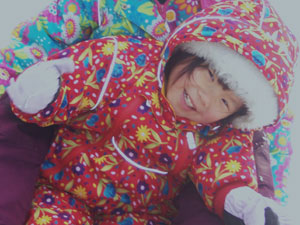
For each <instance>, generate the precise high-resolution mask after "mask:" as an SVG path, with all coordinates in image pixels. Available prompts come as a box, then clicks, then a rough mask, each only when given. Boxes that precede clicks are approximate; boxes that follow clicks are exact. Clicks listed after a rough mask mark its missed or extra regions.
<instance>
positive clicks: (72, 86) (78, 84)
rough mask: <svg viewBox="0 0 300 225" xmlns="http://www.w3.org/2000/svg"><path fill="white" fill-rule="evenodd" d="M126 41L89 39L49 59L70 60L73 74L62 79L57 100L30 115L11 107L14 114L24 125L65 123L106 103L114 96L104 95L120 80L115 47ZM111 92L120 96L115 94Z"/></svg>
mask: <svg viewBox="0 0 300 225" xmlns="http://www.w3.org/2000/svg"><path fill="white" fill-rule="evenodd" d="M119 39H120V38H119ZM125 40H126V38H125V37H124V38H123V41H124V42H122V41H118V40H117V39H116V38H112V37H108V38H103V39H98V40H89V41H85V42H81V43H78V44H76V45H73V46H71V47H69V48H66V49H65V50H63V51H61V52H60V53H58V54H55V55H53V56H50V57H49V58H48V59H49V60H52V59H57V58H62V57H70V58H72V59H73V61H74V63H75V71H74V72H73V73H72V74H69V73H66V74H63V75H62V76H61V84H60V88H59V91H58V93H57V95H56V98H55V99H54V100H53V102H52V103H50V104H49V105H48V106H47V107H46V108H45V109H43V110H41V111H40V112H38V113H37V114H33V115H32V114H26V113H23V112H21V111H20V110H19V109H17V108H16V107H15V106H14V105H12V108H13V111H14V113H15V114H16V115H17V116H18V117H20V118H21V119H22V120H24V121H26V122H30V123H37V124H38V125H40V126H48V125H52V124H59V123H66V122H68V121H69V120H71V119H72V118H75V117H77V116H79V114H82V113H84V112H87V111H90V110H93V109H94V108H97V107H99V105H101V104H104V103H103V102H102V100H103V101H109V100H110V99H111V98H113V97H114V96H113V95H110V96H104V94H105V92H106V90H107V89H108V88H109V89H114V88H115V87H114V85H117V83H118V81H116V80H118V79H119V77H120V76H118V75H119V70H118V69H119V68H120V64H116V63H115V62H116V61H117V62H119V63H120V60H119V59H117V52H118V45H119V46H123V45H122V44H123V43H125ZM126 43H127V42H126ZM124 60H128V59H124ZM115 67H116V68H115ZM116 89H117V88H116ZM118 90H120V88H119V89H118ZM120 91H121V90H120ZM114 93H116V94H119V92H118V91H115V92H114Z"/></svg>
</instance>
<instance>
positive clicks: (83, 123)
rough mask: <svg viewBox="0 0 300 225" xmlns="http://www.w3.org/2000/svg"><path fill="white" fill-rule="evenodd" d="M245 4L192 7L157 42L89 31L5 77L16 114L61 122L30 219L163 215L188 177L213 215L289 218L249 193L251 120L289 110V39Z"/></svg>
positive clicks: (252, 181) (135, 220)
mask: <svg viewBox="0 0 300 225" xmlns="http://www.w3.org/2000/svg"><path fill="white" fill-rule="evenodd" d="M252 7H253V10H256V12H258V15H260V17H258V18H253V20H249V18H248V17H247V15H248V14H247V11H245V10H244V8H243V2H237V5H232V4H228V5H227V4H224V5H223V7H222V8H219V9H218V10H217V11H216V10H213V8H211V11H208V12H206V13H207V14H205V15H206V16H205V17H204V16H203V15H202V14H201V13H199V14H195V15H194V16H193V17H192V18H190V19H188V20H187V21H186V22H185V23H183V24H182V25H181V26H179V27H178V28H177V29H176V30H175V32H174V33H172V35H171V36H170V37H169V38H168V39H167V41H166V44H165V45H164V46H162V43H161V42H160V41H157V40H153V39H142V38H138V37H136V38H132V37H131V38H130V37H128V36H118V37H107V38H102V39H97V40H90V41H85V42H82V43H79V44H76V45H74V46H71V47H69V48H67V49H65V50H63V51H62V52H60V53H58V54H56V55H54V56H53V57H50V58H49V59H48V60H49V61H46V62H41V63H38V64H36V65H34V66H33V67H31V68H29V69H28V70H26V71H25V72H24V73H22V74H21V75H20V76H19V78H18V79H17V81H16V82H12V84H11V86H10V87H9V88H8V93H9V95H10V97H11V99H12V102H13V104H14V106H13V110H14V111H15V114H16V115H17V116H19V117H20V118H22V119H23V120H25V121H27V122H34V123H37V124H39V125H41V126H49V125H51V124H59V125H60V128H59V130H58V132H57V136H56V138H55V141H54V142H53V144H52V145H51V148H50V152H49V153H48V155H47V156H46V160H45V162H44V163H43V165H42V175H41V178H40V180H39V185H38V187H37V189H36V192H35V198H34V201H33V208H32V210H31V217H30V219H29V221H28V224H41V222H42V221H46V222H45V224H61V223H63V221H66V222H68V223H71V224H111V223H118V224H170V223H171V218H172V216H173V215H174V209H173V207H172V200H173V199H174V197H175V196H176V195H177V194H178V192H179V190H180V188H181V187H182V185H183V184H184V183H185V182H186V180H187V178H190V179H191V180H192V181H193V183H194V184H195V186H196V187H197V189H198V192H199V194H200V195H201V196H202V197H203V199H204V201H205V203H206V205H207V206H208V208H210V209H211V210H212V211H213V212H215V213H216V214H218V215H219V216H220V217H223V216H224V211H226V213H225V217H224V218H227V214H229V215H233V216H235V217H238V218H240V219H242V220H243V221H244V223H245V224H247V225H248V224H249V225H254V224H261V225H262V224H265V222H266V224H274V223H270V222H269V219H270V218H274V212H273V211H275V212H276V213H277V214H278V215H279V218H278V219H279V220H281V223H282V224H285V221H284V220H283V217H281V216H280V214H281V213H282V212H280V211H278V210H277V209H276V206H275V205H274V204H273V202H271V201H270V200H268V199H265V198H263V197H262V196H260V195H259V194H257V192H255V191H254V190H256V188H257V182H256V178H255V167H254V160H253V152H252V145H251V143H252V131H251V130H253V129H258V128H260V127H262V126H264V125H268V124H271V123H272V122H274V121H276V119H277V118H278V117H279V116H280V112H282V110H283V109H284V107H285V104H286V102H287V100H288V91H289V88H290V86H291V79H292V74H293V73H292V68H293V64H294V62H295V60H296V55H295V49H296V46H295V45H294V44H293V43H294V40H293V39H292V37H291V36H290V35H289V33H284V35H283V36H282V38H284V40H285V42H283V43H289V44H287V45H283V43H281V44H280V45H278V44H279V42H277V41H274V40H273V39H271V38H265V37H266V36H267V35H268V29H269V28H270V26H268V23H269V22H270V21H272V20H271V18H272V17H273V16H274V15H273V14H264V13H265V12H266V11H265V9H266V8H265V7H266V6H265V5H264V4H263V2H257V3H253V5H252ZM238 15H239V16H238ZM236 16H238V17H239V19H235V17H236ZM268 17H269V20H267V19H266V18H268ZM216 20H219V22H218V23H216ZM279 25H280V26H279ZM281 26H282V24H278V27H280V28H281V29H286V28H285V27H281ZM233 31H235V33H234V32H233ZM237 34H238V35H237ZM235 35H237V36H235ZM236 37H238V38H236ZM217 42H218V43H217ZM262 51H265V52H266V54H265V55H264V54H262ZM278 51H283V52H284V54H278V53H277V52H278ZM66 57H67V58H66ZM61 75H62V76H61ZM60 76H61V78H60ZM241 130H244V131H241ZM247 130H248V131H247ZM265 212H266V214H265ZM265 215H266V216H265ZM265 217H266V218H267V220H266V221H265Z"/></svg>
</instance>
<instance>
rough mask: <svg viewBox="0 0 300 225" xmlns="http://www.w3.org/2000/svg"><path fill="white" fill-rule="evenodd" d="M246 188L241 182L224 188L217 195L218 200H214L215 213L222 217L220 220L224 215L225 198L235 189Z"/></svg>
mask: <svg viewBox="0 0 300 225" xmlns="http://www.w3.org/2000/svg"><path fill="white" fill-rule="evenodd" d="M243 186H245V184H243V183H241V182H237V183H232V184H230V185H227V186H225V187H223V188H222V189H220V190H219V191H218V192H217V193H216V198H215V200H214V206H215V208H214V212H215V213H216V214H217V215H219V216H220V218H223V213H224V204H225V198H226V195H227V194H228V193H229V192H230V191H231V190H233V189H235V188H238V187H243Z"/></svg>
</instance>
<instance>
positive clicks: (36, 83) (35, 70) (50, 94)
mask: <svg viewBox="0 0 300 225" xmlns="http://www.w3.org/2000/svg"><path fill="white" fill-rule="evenodd" d="M74 69H75V65H74V62H73V60H72V59H70V58H61V59H56V60H51V61H43V62H40V63H37V64H35V65H33V66H32V67H29V68H28V69H26V70H25V71H24V72H23V73H21V74H20V75H19V76H18V78H17V80H16V81H15V80H10V86H9V87H8V88H7V93H8V95H9V97H10V99H11V100H12V101H13V103H14V104H15V105H16V106H17V107H18V108H19V109H20V110H21V111H23V112H25V113H30V114H33V113H37V112H38V111H40V110H42V109H44V108H45V107H46V106H47V105H48V104H49V103H50V102H51V101H52V100H53V98H54V96H55V94H56V93H57V91H58V89H59V79H60V76H61V75H62V74H64V73H72V72H74Z"/></svg>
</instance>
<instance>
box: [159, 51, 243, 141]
mask: <svg viewBox="0 0 300 225" xmlns="http://www.w3.org/2000/svg"><path fill="white" fill-rule="evenodd" d="M185 63H188V64H187V65H186V66H185V67H184V68H183V69H182V70H181V72H180V75H179V76H178V78H177V79H179V78H180V77H181V76H183V75H184V74H188V75H191V74H192V72H193V71H194V70H195V69H196V68H198V67H203V68H209V63H208V62H207V61H206V59H205V58H203V57H198V56H196V55H193V54H191V53H188V52H186V51H184V50H182V49H181V48H177V49H176V50H175V51H174V53H173V54H172V56H171V57H170V59H169V60H168V61H167V63H166V66H165V70H164V73H165V75H164V76H165V77H164V79H165V82H166V84H165V88H166V87H167V85H168V82H169V77H170V74H171V72H172V70H173V69H174V65H180V64H185ZM218 82H219V83H220V84H221V85H222V87H223V89H224V90H229V89H230V88H229V86H228V85H227V84H226V82H224V80H222V79H220V78H218ZM247 112H248V108H247V106H246V104H243V105H242V106H241V107H240V108H239V109H238V110H237V111H236V112H234V113H233V114H231V115H229V116H227V117H226V118H224V119H222V120H220V121H218V122H217V123H218V125H219V128H218V132H217V134H219V133H220V132H221V131H222V130H223V128H225V126H226V125H228V124H230V123H232V121H233V120H234V119H235V118H237V117H239V116H243V115H246V114H247ZM217 134H216V135H217ZM216 135H212V137H215V136H216ZM212 137H211V138H212Z"/></svg>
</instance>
